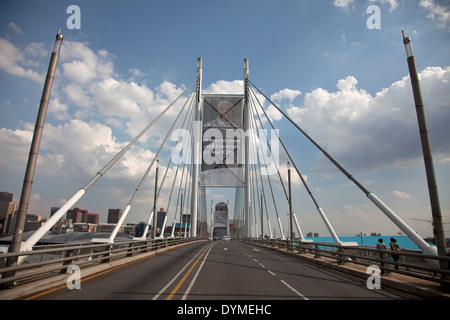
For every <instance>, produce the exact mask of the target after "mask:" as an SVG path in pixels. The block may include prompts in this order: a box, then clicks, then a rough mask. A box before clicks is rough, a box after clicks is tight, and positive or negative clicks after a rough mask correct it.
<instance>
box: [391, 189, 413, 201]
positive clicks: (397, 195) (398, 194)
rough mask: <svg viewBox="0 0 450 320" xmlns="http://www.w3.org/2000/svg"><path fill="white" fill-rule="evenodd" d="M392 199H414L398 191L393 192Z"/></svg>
mask: <svg viewBox="0 0 450 320" xmlns="http://www.w3.org/2000/svg"><path fill="white" fill-rule="evenodd" d="M390 197H391V198H394V199H410V198H412V196H411V195H410V194H407V193H406V192H402V191H398V190H394V191H392V193H391V196H390Z"/></svg>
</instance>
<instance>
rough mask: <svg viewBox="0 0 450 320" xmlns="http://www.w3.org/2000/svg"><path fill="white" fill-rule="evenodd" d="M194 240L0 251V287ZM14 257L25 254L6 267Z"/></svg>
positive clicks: (124, 242) (175, 239)
mask: <svg viewBox="0 0 450 320" xmlns="http://www.w3.org/2000/svg"><path fill="white" fill-rule="evenodd" d="M195 240H199V238H167V239H154V240H142V241H141V240H132V241H121V242H115V243H111V244H109V243H102V244H91V243H79V244H63V245H61V244H59V245H45V246H35V247H33V250H32V251H26V252H18V253H0V288H2V287H3V288H4V287H5V284H10V283H15V284H16V285H19V284H24V283H28V282H32V281H36V280H40V279H44V278H47V277H52V276H55V275H59V274H61V273H66V272H67V268H68V267H69V266H70V265H76V266H77V267H79V268H80V269H82V268H86V267H90V266H95V265H99V264H104V263H110V262H111V261H113V260H119V259H123V258H127V257H132V256H133V255H137V254H141V253H146V252H151V251H156V250H158V249H162V248H167V247H171V246H176V245H179V244H183V243H187V242H191V241H195ZM12 257H26V260H25V261H24V262H23V263H21V264H19V265H16V266H13V267H6V262H7V259H8V258H12Z"/></svg>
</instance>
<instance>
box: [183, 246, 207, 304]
mask: <svg viewBox="0 0 450 320" xmlns="http://www.w3.org/2000/svg"><path fill="white" fill-rule="evenodd" d="M212 247H213V246H211V247H209V250H208V252H207V253H206V256H205V257H204V258H203V261H202V264H201V265H200V267H198V270H197V272H196V273H195V276H194V278H192V281H191V283H190V284H189V287H188V288H187V289H186V292H185V293H184V294H183V297H182V298H181V300H186V298H187V296H188V294H189V293H190V292H191V289H192V286H193V285H194V283H195V281H196V280H197V277H198V274H199V273H200V270H202V268H203V264H204V263H205V261H206V258H208V255H209V252H210V251H211V248H212Z"/></svg>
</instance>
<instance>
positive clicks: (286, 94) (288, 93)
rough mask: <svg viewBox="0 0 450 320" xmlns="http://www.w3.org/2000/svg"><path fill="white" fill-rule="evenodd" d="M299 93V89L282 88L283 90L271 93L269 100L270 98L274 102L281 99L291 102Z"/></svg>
mask: <svg viewBox="0 0 450 320" xmlns="http://www.w3.org/2000/svg"><path fill="white" fill-rule="evenodd" d="M300 94H301V91H299V90H292V89H283V90H280V91H278V92H276V93H274V94H272V95H271V96H270V100H272V101H274V102H282V101H283V100H287V101H289V102H292V101H293V100H294V99H295V98H297V96H299V95H300Z"/></svg>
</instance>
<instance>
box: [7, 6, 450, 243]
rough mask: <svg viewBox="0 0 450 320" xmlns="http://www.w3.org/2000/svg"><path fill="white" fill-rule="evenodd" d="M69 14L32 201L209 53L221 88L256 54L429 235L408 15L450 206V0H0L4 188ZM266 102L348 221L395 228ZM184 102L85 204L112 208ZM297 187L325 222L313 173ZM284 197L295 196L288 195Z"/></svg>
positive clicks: (15, 172)
mask: <svg viewBox="0 0 450 320" xmlns="http://www.w3.org/2000/svg"><path fill="white" fill-rule="evenodd" d="M73 4H75V5H78V6H79V7H80V9H81V29H73V30H70V29H68V28H67V25H66V21H67V19H68V18H69V17H70V14H68V13H66V9H67V7H68V6H69V5H73ZM370 5H376V6H378V7H379V8H380V18H381V20H380V27H381V28H380V29H369V28H368V27H367V23H366V21H367V19H368V18H369V17H370V16H371V13H367V8H368V7H369V6H370ZM58 27H61V33H62V34H63V36H64V41H63V47H62V49H61V56H60V60H59V63H58V73H57V75H56V78H55V84H54V88H53V92H52V97H51V103H50V106H49V112H48V115H47V119H46V127H45V131H44V137H43V142H42V145H41V151H40V158H39V162H38V168H37V173H36V176H35V182H34V184H33V190H32V199H31V203H30V213H36V214H41V215H43V216H48V215H49V211H50V207H51V206H58V205H60V204H61V203H64V201H65V200H67V199H68V198H70V196H71V195H72V194H73V193H74V192H76V190H78V188H79V187H81V186H83V185H84V184H85V183H86V182H87V181H88V180H89V179H90V178H91V177H92V176H93V174H95V173H96V172H97V171H98V170H99V169H100V168H101V167H102V166H103V165H104V164H106V162H107V161H109V159H110V158H112V157H113V156H114V154H115V153H116V152H118V151H119V150H120V148H121V147H123V144H124V143H126V142H127V141H129V140H131V138H133V137H134V135H135V134H137V133H138V132H139V131H140V130H141V129H142V128H144V127H145V126H146V124H147V123H148V122H150V121H151V120H152V119H153V118H154V117H155V116H156V115H157V114H158V110H159V111H161V110H162V109H164V108H165V107H166V106H167V105H168V104H169V103H170V102H171V101H172V100H173V99H174V98H175V97H176V96H177V95H178V94H179V93H181V92H182V91H183V90H184V88H186V87H187V86H188V85H189V84H190V83H192V81H194V80H195V76H196V62H197V58H198V57H202V58H203V89H204V90H205V91H207V92H211V93H217V92H230V90H231V91H233V92H237V93H239V92H240V90H241V88H242V78H243V59H244V58H248V59H249V63H250V80H251V81H252V82H253V83H254V84H255V85H256V86H257V87H258V88H259V89H261V90H262V91H263V92H264V93H265V94H266V95H267V96H269V97H272V99H273V100H274V102H276V103H277V104H278V105H279V106H280V107H281V108H283V110H285V111H286V112H287V113H288V114H289V115H290V116H291V117H292V119H294V120H295V121H296V123H298V124H299V125H300V126H301V127H302V128H303V129H305V130H306V131H307V132H308V133H309V134H311V136H312V137H313V138H314V139H316V140H317V141H318V142H319V143H320V144H321V145H322V146H324V147H325V148H326V149H327V150H328V151H329V152H330V153H331V154H332V155H333V156H334V157H335V158H336V159H337V160H338V161H339V162H341V163H342V164H343V165H344V167H345V168H346V169H347V170H348V171H350V172H351V173H353V174H354V175H355V176H356V177H357V179H358V180H359V181H361V182H362V183H363V184H364V185H365V186H366V187H367V188H368V189H369V190H371V191H373V192H374V193H375V194H377V195H378V196H379V197H380V198H382V199H383V200H384V201H385V202H386V203H387V204H388V205H389V206H390V207H391V208H392V209H393V210H394V211H395V212H396V213H397V214H398V215H399V216H400V217H401V218H402V219H404V220H405V222H407V223H408V224H410V225H411V227H412V228H413V229H414V230H417V231H418V232H419V234H421V235H422V236H430V235H431V227H430V224H429V223H426V222H419V221H416V220H411V218H414V219H425V220H429V219H431V213H430V208H429V207H430V206H429V200H428V195H427V187H426V178H425V173H424V167H423V161H422V158H421V148H420V140H419V135H418V129H417V119H416V115H415V110H414V102H413V100H412V94H411V86H410V82H409V78H408V77H407V75H408V69H407V63H406V55H405V50H404V47H403V43H402V34H401V31H402V30H405V32H406V34H407V36H410V37H411V38H412V43H413V48H414V53H415V55H416V60H417V67H418V70H419V72H420V73H421V83H422V90H423V96H424V103H425V106H426V112H427V119H428V125H429V131H430V139H431V143H432V148H433V152H434V156H435V165H436V173H437V179H438V186H439V192H440V197H441V209H442V212H443V215H444V221H445V222H450V202H449V200H448V198H449V195H450V184H449V182H448V177H449V176H450V152H449V151H450V144H449V142H448V141H449V139H448V138H449V136H450V130H449V129H448V122H449V120H450V110H449V101H450V94H449V92H450V90H449V89H450V84H449V83H450V81H449V80H450V79H449V78H450V68H449V66H450V41H449V40H450V33H449V32H450V2H449V1H437V0H434V1H432V0H368V1H356V0H353V1H352V0H336V1H300V0H297V1H286V0H285V1H274V0H270V1H269V0H265V1H250V0H245V1H175V0H171V1H1V2H0V41H1V42H0V83H1V84H2V85H1V86H0V108H1V110H2V117H1V119H0V139H1V140H0V146H1V147H2V149H3V150H5V151H3V152H2V153H1V156H0V189H1V191H8V192H13V193H14V195H15V200H16V201H18V198H19V197H20V191H21V184H22V181H23V175H24V171H25V166H26V158H27V154H28V151H29V145H30V141H31V140H30V139H31V134H32V130H33V126H34V122H35V119H36V115H37V109H38V106H39V101H40V98H41V94H42V88H43V83H44V78H45V74H46V70H47V66H48V61H49V57H50V52H51V49H52V46H53V42H54V36H55V34H56V31H57V29H58ZM265 107H266V108H267V107H268V103H267V102H266V104H265ZM269 112H270V114H271V115H272V116H273V120H274V125H275V126H276V127H277V128H278V129H280V134H281V136H282V138H283V140H284V141H286V145H287V146H288V148H289V150H290V152H292V154H293V155H295V160H296V161H298V162H296V163H297V165H298V166H299V168H300V169H301V171H302V173H303V174H304V175H305V176H307V181H308V185H309V186H310V188H311V189H312V191H313V192H314V194H315V197H316V198H317V199H318V202H319V203H320V204H321V206H322V208H323V209H324V211H325V213H326V214H327V216H328V218H329V220H330V221H331V222H332V224H333V225H334V226H335V229H336V232H337V233H338V234H342V235H344V234H353V233H357V232H364V233H370V232H382V233H384V234H389V233H397V231H398V228H396V227H395V226H393V225H392V223H391V222H390V221H389V220H388V219H387V218H385V217H384V215H383V214H382V213H381V212H379V211H378V209H376V208H375V207H374V205H373V204H372V203H371V202H370V201H369V200H368V199H367V198H366V197H365V196H364V194H363V193H362V192H361V191H359V190H357V189H356V188H355V187H354V186H353V185H351V183H350V182H349V180H348V179H347V178H345V177H344V176H343V175H342V174H340V173H338V172H337V171H336V170H335V169H334V168H332V166H330V164H329V163H328V162H327V161H324V159H323V157H322V156H321V155H320V154H318V150H317V149H315V148H314V147H313V146H312V145H311V144H310V143H308V142H307V141H306V140H305V139H304V138H303V137H302V136H301V135H300V133H299V132H298V131H296V129H295V128H293V127H292V126H291V125H290V124H289V123H288V122H286V120H284V119H281V117H279V115H278V114H277V113H276V112H274V110H273V109H269ZM175 116H176V113H172V114H169V119H168V120H164V122H163V123H162V124H160V127H157V128H156V130H155V131H154V132H153V133H150V135H149V136H148V137H146V140H144V141H142V142H140V143H139V144H138V145H137V147H136V150H134V151H133V152H132V153H131V154H130V155H129V157H128V158H126V159H125V161H124V162H122V163H121V165H120V167H119V168H118V169H117V170H115V171H113V172H112V173H111V175H110V176H105V177H104V179H101V180H100V181H99V182H98V184H97V185H96V186H95V188H94V187H93V189H92V191H90V192H89V193H88V194H87V195H86V196H85V197H84V198H83V199H82V200H80V202H79V203H78V204H77V205H78V206H81V207H83V208H85V209H88V210H89V211H90V212H98V213H100V215H101V221H106V212H107V209H108V208H116V207H121V208H124V207H125V205H126V203H127V202H128V200H129V198H130V197H131V195H132V193H133V192H134V189H135V188H136V186H137V184H138V183H139V180H140V178H141V176H142V174H143V172H144V171H145V169H146V167H147V164H148V161H151V159H152V156H153V155H154V153H155V152H156V148H155V144H156V143H155V141H157V139H161V137H162V133H161V132H162V131H161V130H159V129H163V128H167V125H168V124H169V123H170V121H169V120H170V119H174V117H175ZM282 161H285V158H283V159H282ZM152 181H153V178H152V175H150V177H149V179H148V183H147V184H146V187H145V189H144V190H143V191H142V192H141V194H140V195H139V199H138V200H137V201H136V202H137V203H136V205H135V208H133V210H132V211H131V212H130V214H129V217H128V218H127V221H128V222H139V221H142V220H146V219H147V214H148V208H149V207H151V205H152V203H151V202H152V200H151V199H152V194H153V190H152V188H153V187H152ZM278 192H280V188H278ZM294 192H295V195H296V196H295V197H294V198H295V212H296V213H297V217H298V219H299V220H300V221H301V227H302V231H303V232H304V233H306V232H309V231H312V232H319V233H320V234H321V235H328V234H327V231H326V228H325V227H324V225H323V223H322V221H321V220H320V218H319V217H318V215H317V212H316V210H315V208H314V206H313V204H312V203H311V200H310V199H309V197H308V196H307V194H305V191H304V187H302V186H301V185H300V184H296V185H295V188H294ZM167 193H168V192H167V191H166V192H165V193H164V195H163V197H165V198H164V199H167V198H168V195H167ZM279 195H281V197H284V196H283V195H282V194H279ZM211 199H212V200H213V201H214V202H215V203H216V202H218V201H226V200H227V199H229V200H230V201H233V199H231V195H230V191H229V190H219V189H211V190H209V193H208V202H207V203H208V204H209V203H210V202H209V201H210V200H211ZM161 202H162V203H164V201H163V200H162V201H161ZM161 206H162V207H165V206H166V205H161ZM280 207H281V209H280V211H283V210H284V211H283V212H286V204H285V203H284V202H283V201H280ZM283 219H285V220H286V216H285V214H284V213H283ZM274 225H275V224H274V222H272V226H274ZM285 228H287V226H285ZM449 228H450V227H449V226H448V225H446V230H449ZM276 233H277V234H279V231H278V230H277V231H276Z"/></svg>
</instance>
